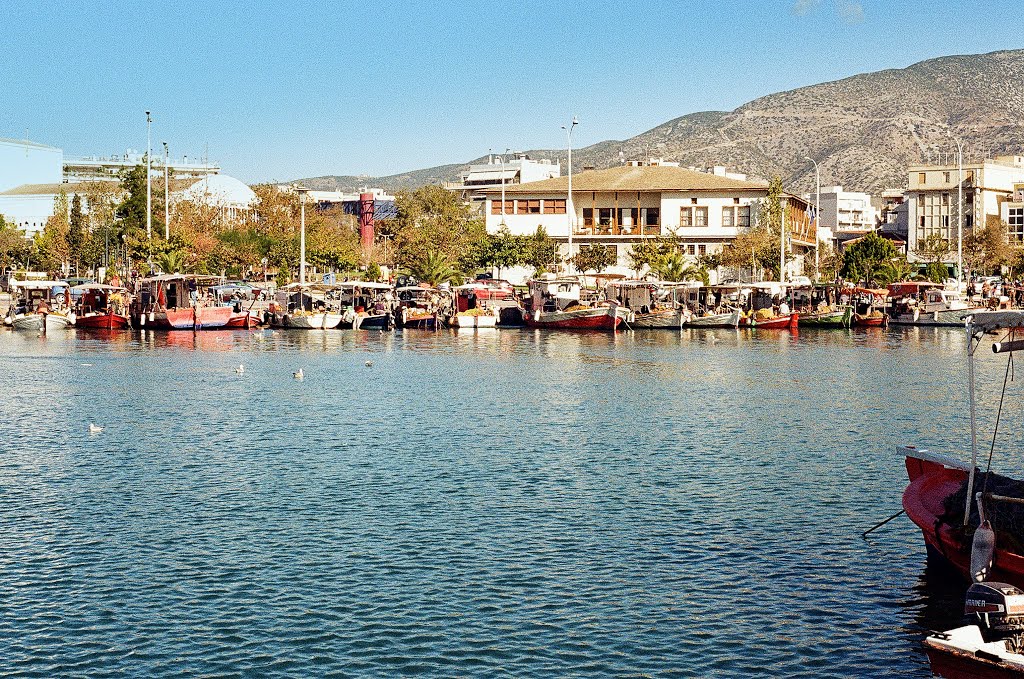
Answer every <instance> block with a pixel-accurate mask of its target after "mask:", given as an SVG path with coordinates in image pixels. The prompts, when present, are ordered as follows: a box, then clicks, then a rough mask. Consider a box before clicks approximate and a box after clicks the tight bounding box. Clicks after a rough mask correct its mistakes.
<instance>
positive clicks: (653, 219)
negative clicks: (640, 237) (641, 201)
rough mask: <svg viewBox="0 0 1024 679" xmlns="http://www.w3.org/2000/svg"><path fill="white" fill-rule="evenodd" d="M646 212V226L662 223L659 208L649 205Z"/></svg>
mask: <svg viewBox="0 0 1024 679" xmlns="http://www.w3.org/2000/svg"><path fill="white" fill-rule="evenodd" d="M644 212H645V213H646V214H645V215H644V226H658V225H659V224H661V220H660V219H659V217H660V216H661V211H660V210H659V209H658V208H656V207H649V208H647V209H646V210H644Z"/></svg>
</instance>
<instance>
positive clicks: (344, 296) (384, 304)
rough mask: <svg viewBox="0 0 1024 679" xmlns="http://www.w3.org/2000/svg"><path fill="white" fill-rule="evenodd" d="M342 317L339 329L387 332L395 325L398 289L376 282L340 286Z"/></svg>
mask: <svg viewBox="0 0 1024 679" xmlns="http://www.w3.org/2000/svg"><path fill="white" fill-rule="evenodd" d="M338 291H339V293H338V298H339V301H340V304H341V309H342V317H341V323H339V324H338V327H339V328H352V329H353V330H359V329H360V328H363V329H371V328H373V329H387V328H390V327H391V326H392V324H393V322H394V315H393V311H394V306H395V296H394V293H393V291H394V286H392V285H391V284H390V283H378V282H376V281H344V282H342V283H338Z"/></svg>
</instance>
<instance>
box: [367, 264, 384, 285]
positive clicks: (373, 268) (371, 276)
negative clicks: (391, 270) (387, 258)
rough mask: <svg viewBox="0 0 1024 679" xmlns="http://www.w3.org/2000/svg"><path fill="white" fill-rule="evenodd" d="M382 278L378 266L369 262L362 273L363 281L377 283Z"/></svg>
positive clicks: (382, 274)
mask: <svg viewBox="0 0 1024 679" xmlns="http://www.w3.org/2000/svg"><path fill="white" fill-rule="evenodd" d="M383 276H384V273H383V272H382V271H381V270H380V265H379V264H377V262H370V264H369V265H368V266H367V267H366V271H365V272H364V273H363V280H365V281H379V280H380V279H381V278H382V277H383Z"/></svg>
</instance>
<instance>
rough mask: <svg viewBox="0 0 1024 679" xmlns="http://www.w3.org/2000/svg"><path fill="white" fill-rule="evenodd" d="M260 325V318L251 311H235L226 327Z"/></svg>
mask: <svg viewBox="0 0 1024 679" xmlns="http://www.w3.org/2000/svg"><path fill="white" fill-rule="evenodd" d="M259 325H260V319H259V317H258V316H256V314H254V313H252V312H251V311H233V312H231V318H229V319H228V322H227V323H225V324H224V327H225V328H255V327H258V326H259Z"/></svg>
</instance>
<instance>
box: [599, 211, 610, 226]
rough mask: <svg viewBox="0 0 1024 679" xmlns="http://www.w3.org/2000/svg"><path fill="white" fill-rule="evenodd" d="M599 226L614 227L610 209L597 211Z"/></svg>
mask: <svg viewBox="0 0 1024 679" xmlns="http://www.w3.org/2000/svg"><path fill="white" fill-rule="evenodd" d="M597 225H598V226H611V225H612V209H611V208H610V207H602V208H598V209H597Z"/></svg>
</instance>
